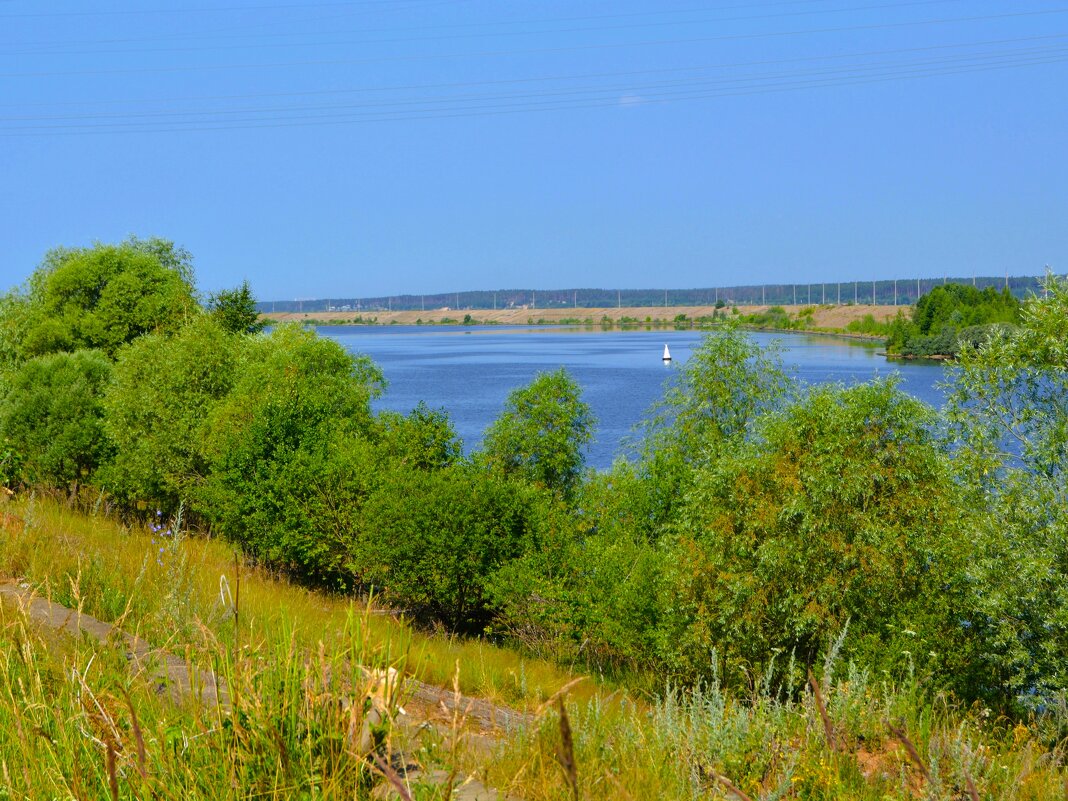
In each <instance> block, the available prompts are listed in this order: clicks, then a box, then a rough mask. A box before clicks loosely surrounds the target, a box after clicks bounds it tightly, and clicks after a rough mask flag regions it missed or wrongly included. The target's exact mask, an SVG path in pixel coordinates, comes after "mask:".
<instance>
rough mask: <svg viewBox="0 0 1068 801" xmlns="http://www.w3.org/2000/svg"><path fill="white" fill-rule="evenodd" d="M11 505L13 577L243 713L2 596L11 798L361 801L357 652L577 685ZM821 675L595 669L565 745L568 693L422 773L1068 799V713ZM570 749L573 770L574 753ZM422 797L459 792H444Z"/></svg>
mask: <svg viewBox="0 0 1068 801" xmlns="http://www.w3.org/2000/svg"><path fill="white" fill-rule="evenodd" d="M15 511H17V512H18V513H19V514H20V515H21V516H22V517H23V518H25V520H26V527H25V530H22V531H19V530H18V528H19V527H18V526H17V525H16V526H13V527H10V528H9V530H8V531H7V532H6V533H5V535H4V537H3V539H2V540H0V573H4V574H7V575H14V576H19V577H22V578H24V579H26V580H29V581H31V582H38V583H41V585H42V586H43V587H44V588H45V591H46V592H49V593H50V594H51V595H53V596H54V598H55V599H56V600H61V601H65V602H66V603H68V604H72V605H78V604H81V605H82V606H83V607H84V608H85V610H86V611H89V612H92V613H93V614H96V615H97V616H99V617H102V618H110V619H115V618H121V619H122V621H123V625H124V626H125V627H126V628H127V629H128V630H138V631H139V632H140V633H142V634H143V635H144V636H146V637H147V638H148V639H150V640H152V641H154V642H156V643H157V644H161V645H168V646H169V647H171V648H172V650H176V651H180V652H181V651H182V650H183V646H188V651H187V652H188V653H190V654H191V655H193V656H199V657H200V658H205V659H211V660H212V661H213V663H214V664H215V665H216V666H217V667H218V668H219V669H220V670H221V671H222V672H223V673H224V674H226V675H227V676H228V677H229V680H230V683H231V687H232V688H236V693H235V695H236V698H237V702H236V704H237V711H235V713H234V715H232V716H230V717H229V718H227V719H225V720H224V719H221V718H217V717H216V718H213V717H212V716H211V715H205V714H204V712H203V710H197V709H183V710H174V709H170V708H167V707H165V706H164V705H163V703H162V702H161V701H160V700H159V699H158V698H156V697H155V696H154V695H153V694H152V693H151V691H150V689H149V688H147V687H144V686H142V685H140V684H138V683H137V682H136V681H132V680H130V679H129V678H127V677H125V673H124V667H125V666H124V662H123V660H122V658H121V655H119V654H117V653H113V652H107V651H105V652H103V653H98V652H97V653H90V652H89V650H88V647H87V645H86V644H85V643H75V642H66V643H65V644H62V645H61V647H57V646H56V644H55V643H54V642H51V641H49V640H46V639H45V635H43V634H41V633H35V632H34V631H32V629H31V628H30V627H28V626H27V624H26V621H25V620H24V619H23V618H21V617H20V616H19V615H18V614H17V613H12V612H11V610H10V609H8V610H6V611H3V615H2V617H0V628H2V632H3V635H2V636H0V671H3V675H4V677H5V678H4V681H3V683H2V685H0V760H2V764H0V768H2V770H0V778H2V779H3V780H4V784H5V785H6V786H8V787H10V788H13V789H14V790H15V792H14V793H13V795H14V797H30V798H35V797H53V796H72V797H80V798H111V797H113V795H112V792H111V780H112V777H115V781H116V792H117V795H118V797H122V798H134V797H149V796H152V795H155V796H157V797H160V798H187V797H188V798H200V797H203V798H211V797H219V798H250V797H253V796H256V797H277V798H283V797H293V796H297V797H303V795H302V794H304V793H308V792H310V788H311V787H316V788H318V790H317V792H316V793H315V796H316V797H324V798H335V797H337V798H340V797H346V798H353V797H357V798H362V797H367V795H368V793H369V792H370V789H371V787H372V785H374V784H375V782H376V779H375V777H374V776H372V775H370V774H369V773H368V771H367V769H366V761H365V760H364V759H363V758H362V756H360V755H358V754H354V753H351V752H350V751H348V750H346V749H345V748H339V746H338V743H339V742H342V741H344V738H343V737H342V738H341V739H340V740H339V737H338V736H337V732H344V731H345V730H346V728H347V727H348V726H350V725H351V721H350V720H349V719H348V718H347V714H348V713H345V714H341V713H340V711H339V710H341V709H342V707H341V706H340V705H339V703H337V699H338V698H340V697H341V695H342V694H343V693H345V692H348V693H350V694H351V692H352V686H351V685H352V684H353V682H354V681H358V678H357V679H353V678H352V675H351V670H349V674H350V675H349V678H348V679H346V678H345V673H346V666H351V664H352V663H353V662H354V661H359V662H362V663H378V664H386V663H392V664H400V665H402V666H404V667H406V669H407V670H408V671H409V672H414V673H416V674H417V675H420V676H422V677H423V678H425V679H426V680H428V681H433V682H438V683H441V684H447V683H448V680H449V678H450V676H451V674H452V673H453V671H454V670H455V666H456V664H457V663H459V665H460V683H461V685H462V686H463V688H464V689H466V690H467V691H469V692H477V693H481V694H483V695H487V696H489V697H491V698H496V699H498V700H501V701H510V702H512V703H513V704H515V705H518V706H526V707H528V708H534V707H535V706H536V705H538V704H539V703H540V702H541V701H542V700H543V699H545V698H547V697H548V696H549V695H551V694H552V693H553V692H555V691H556V690H558V689H559V688H561V687H562V686H564V685H565V684H566V683H567V682H568V681H569V680H570V679H571V673H569V672H568V671H564V670H561V669H559V668H557V667H556V666H554V665H552V664H549V663H547V662H544V661H539V660H532V659H527V658H524V657H522V656H521V655H520V654H518V653H516V652H513V651H510V650H508V649H503V648H496V647H492V646H489V645H485V644H479V643H472V642H459V641H457V640H455V639H452V638H448V637H441V636H431V635H427V634H423V633H418V632H413V631H412V630H411V629H410V628H408V627H407V626H405V625H403V624H402V623H399V622H396V621H393V620H392V619H390V618H388V617H379V616H374V615H369V614H360V610H358V609H357V610H354V608H353V607H352V606H351V605H350V604H349V603H348V602H346V601H344V600H343V599H338V598H332V597H328V596H323V595H320V594H316V593H312V592H308V591H305V590H302V589H300V588H296V587H293V586H291V585H289V584H287V583H285V582H283V581H279V580H277V579H276V578H273V577H271V576H269V575H266V574H264V573H262V572H260V571H256V570H248V569H245V570H243V571H242V574H241V579H240V602H239V605H240V610H241V611H240V633H239V634H237V635H236V636H235V631H234V622H233V619H232V615H231V614H229V612H228V610H229V609H230V605H229V600H228V596H226V594H225V592H224V593H223V595H224V597H225V598H226V602H225V603H223V602H222V601H220V576H221V575H225V576H226V577H227V582H228V584H229V587H230V590H231V594H233V593H235V592H236V589H237V577H236V575H235V564H234V560H233V554H232V552H231V551H230V550H229V549H228V548H227V547H225V546H224V545H223V544H221V543H219V542H216V541H205V540H202V539H186V540H184V541H183V542H180V543H173V542H165V543H163V544H162V545H161V544H160V543H159V542H153V537H152V534H151V532H148V531H143V530H140V529H136V528H135V529H127V528H124V527H122V526H119V525H116V524H115V523H114V522H112V521H109V520H106V519H101V518H93V517H90V516H85V515H80V514H77V513H73V512H70V511H68V510H66V509H65V508H63V507H62V506H61V505H59V504H57V503H54V502H49V501H42V500H38V501H36V502H32V503H28V504H27V503H26V502H22V503H21V504H20V505H19V507H18V508H16V510H15ZM161 547H162V548H163V550H162V551H160V550H159V549H160V548H161ZM97 651H99V649H97ZM836 668H837V670H836ZM822 676H823V684H822V695H823V697H824V698H826V704H825V708H823V709H822V710H821V708H820V707H821V704H820V703H819V702H818V701H817V700H816V697H815V695H814V694H813V693H812V692H811V691H808V690H806V689H803V688H794V692H793V693H788V695H790V699H787V698H786V696H785V695H783V696H782V697H780V695H779V694H778V693H776V692H774V691H772V690H771V689H770V688H760V687H758V688H756V689H755V690H754V691H753V693H752V695H751V697H746V698H739V697H735V696H731V695H729V694H727V693H724V692H720V691H719V689H718V688H716V687H715V686H712V687H708V688H705V689H704V690H703V691H701V692H699V693H698V694H696V695H686V696H675V695H669V696H668V697H667V698H666V699H661V700H649V699H643V698H635V697H633V696H630V695H628V694H627V693H626V692H624V691H622V690H618V689H617V690H614V691H611V692H610V690H611V689H612V688H609V687H604V686H602V685H598V683H596V682H594V681H587V682H583V683H582V684H579V685H578V686H577V687H575V688H574V689H573V690H572V691H571V692H572V694H571V696H570V699H571V700H570V702H569V703H568V705H567V710H568V716H569V718H570V726H571V729H572V732H573V748H571V749H569V748H567V747H566V746H565V745H563V739H562V735H561V728H560V718H559V717H558V715H557V714H555V712H554V711H553V710H554V708H555V707H552V706H549V707H548V709H547V710H543V712H542V714H541V715H540V716H539V718H538V719H537V722H536V723H535V724H534V725H533V726H532V727H530V728H529V729H527V730H525V731H521V732H519V733H517V734H516V735H514V736H511V737H507V738H504V739H502V740H501V741H500V742H499V743H498V744H497V745H496V746H494V747H490V748H489V750H487V749H486V747H481V748H468V747H461V746H457V744H456V741H455V740H450V735H449V732H447V731H446V732H444V733H441V732H438V733H435V732H433V731H431V732H430V733H429V734H425V735H420V737H421V738H422V739H420V741H419V742H417V743H414V744H410V745H405V747H406V748H412V749H417V751H413V753H417V754H418V757H419V759H420V760H421V761H423V762H424V764H427V765H428V766H435V765H436V766H439V767H443V768H444V769H445V770H451V769H453V768H456V769H457V770H459V771H461V773H462V771H463V770H464V769H468V770H475V769H477V772H478V773H479V774H481V776H482V777H483V778H484V779H485V781H486V782H487V783H488V784H490V785H491V786H496V787H499V788H502V789H505V790H507V791H509V792H511V793H514V794H515V795H516V796H518V797H521V798H527V799H573V798H582V799H617V798H619V799H627V798H633V799H646V798H663V799H677V798H736V799H738V798H740V799H745V798H751V799H754V801H755V800H756V799H761V801H770V799H773V798H783V797H796V798H813V799H817V798H818V799H870V800H871V801H875V800H876V799H919V798H929V799H946V800H947V801H948V800H949V799H954V800H955V799H966V800H970V799H979V798H982V799H1006V801H1007V800H1008V799H1022V800H1023V801H1028V800H1031V799H1033V800H1034V801H1039V799H1042V800H1043V801H1044V799H1062V798H1064V797H1065V794H1066V791H1068V774H1066V772H1065V768H1064V764H1065V754H1064V747H1063V744H1062V743H1061V742H1060V741H1059V739H1058V738H1060V737H1064V736H1065V734H1066V733H1068V726H1066V722H1068V714H1061V715H1060V716H1059V717H1058V716H1057V715H1051V716H1049V717H1047V718H1044V719H1042V720H1037V721H1032V722H1031V723H1029V724H1028V723H1020V722H1015V721H1007V720H997V719H992V718H991V716H990V713H989V712H988V711H987V710H983V709H981V708H973V709H961V708H958V707H957V706H956V705H955V704H953V703H952V702H951V701H950V700H948V699H945V698H941V697H938V698H935V699H934V700H932V699H931V698H930V697H929V695H928V693H927V691H925V690H924V688H923V687H922V682H920V681H919V680H917V679H915V678H914V677H911V676H902V677H897V678H894V677H889V676H880V677H872V676H867V675H864V674H863V673H858V672H855V671H852V670H850V669H849V668H848V666H843V665H835V663H834V660H833V659H831V660H828V663H827V664H826V665H825V666H824V669H823V671H822ZM142 684H143V683H142ZM127 692H128V693H129V695H130V699H131V701H130V702H129V704H128V703H127V702H126V700H125V699H126V695H125V694H126V693H127ZM791 699H792V700H791ZM135 712H136V714H135ZM135 719H137V720H138V724H137V725H138V726H139V727H140V729H141V730H142V734H141V735H138V734H137V733H136V731H135V728H136V727H135V725H134V720H135ZM891 724H892V725H893V726H894V727H896V728H897V729H898V730H899V731H900V732H902V733H903V734H904V737H901V736H898V735H896V734H894V733H893V732H892V730H891ZM453 735H455V731H454V732H453ZM109 738H110V740H109ZM139 740H141V741H142V742H141V744H140V746H139V743H138V741H139ZM109 743H110V744H109ZM109 750H111V751H113V753H112V754H111V756H109V754H108V752H109ZM142 750H143V751H144V756H142V755H141V752H142ZM109 760H110V762H111V763H113V764H112V768H109ZM569 762H570V763H572V764H573V765H574V771H573V772H571V771H568V770H566V769H564V768H563V767H562V766H561V763H564V764H567V763H569ZM572 779H573V780H574V782H575V788H574V789H573V788H572V786H571V782H572ZM377 781H378V782H379V784H380V783H381V780H380V779H378V780H377ZM728 783H729V784H728ZM730 787H734V788H736V790H737V792H736V791H735V790H732V789H730ZM973 787H974V795H973ZM31 790H33V791H32V792H31ZM357 790H358V791H357ZM0 795H2V793H0ZM414 795H415V797H419V798H431V797H443V796H442V791H441V790H440V788H437V789H434V788H431V787H424V788H415V791H414Z"/></svg>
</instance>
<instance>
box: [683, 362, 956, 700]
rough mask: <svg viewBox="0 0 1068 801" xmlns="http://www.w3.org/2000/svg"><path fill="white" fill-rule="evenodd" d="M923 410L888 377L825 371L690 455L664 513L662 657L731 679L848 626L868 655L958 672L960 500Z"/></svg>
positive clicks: (856, 649)
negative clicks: (720, 441)
mask: <svg viewBox="0 0 1068 801" xmlns="http://www.w3.org/2000/svg"><path fill="white" fill-rule="evenodd" d="M933 423H934V413H933V410H932V409H930V408H929V407H926V406H924V405H923V404H922V403H920V402H919V401H917V400H915V399H913V398H911V397H910V396H908V395H906V394H904V393H903V392H901V391H900V390H898V389H897V388H896V387H895V386H894V384H893V382H873V383H870V384H863V385H859V386H856V387H851V388H848V389H847V388H842V387H835V386H822V387H817V388H814V389H812V390H811V391H809V393H808V394H807V395H806V396H805V397H804V398H803V399H802V400H800V401H799V402H797V403H796V404H794V405H792V406H790V407H788V408H787V409H786V410H785V411H784V412H783V413H781V414H776V415H773V416H770V417H768V418H766V419H765V421H764V422H763V423H762V425H761V427H760V430H759V432H758V434H757V436H755V437H753V438H752V439H750V440H749V441H747V442H745V443H738V444H736V447H734V448H732V449H731V451H730V452H729V453H727V454H725V455H724V456H723V457H722V458H721V459H720V460H719V461H718V462H716V463H715V464H713V465H711V466H710V467H709V468H706V469H704V470H702V471H701V472H700V473H699V474H698V476H697V478H696V481H695V482H694V485H693V487H692V489H691V490H690V491H689V492H688V493H687V495H686V498H685V500H684V504H683V507H682V509H681V512H680V514H679V516H678V518H677V522H676V524H675V526H674V531H675V535H674V544H673V546H672V552H673V557H672V558H671V559H670V560H669V562H670V564H671V565H672V575H671V578H670V580H669V582H668V584H669V586H668V590H667V598H666V599H665V605H666V606H667V607H668V608H669V609H670V614H669V615H668V616H667V617H668V620H667V623H666V625H665V628H664V634H663V649H664V653H663V656H664V659H665V660H666V661H667V662H668V663H669V664H671V665H672V666H673V667H674V668H675V669H676V670H679V671H681V672H682V673H683V674H685V675H689V676H691V677H695V678H698V677H707V674H708V669H709V654H710V653H712V651H713V650H715V651H716V652H717V653H719V654H720V655H721V656H722V657H723V658H724V663H725V668H724V669H725V671H726V673H727V678H728V680H730V681H731V682H732V683H743V682H744V681H745V679H746V676H751V675H753V674H754V673H756V672H759V671H761V670H763V669H764V668H766V667H767V666H768V665H769V664H770V663H771V661H772V659H773V658H774V657H775V655H776V654H777V653H787V654H791V653H792V654H794V655H795V656H796V658H797V659H798V660H799V661H800V662H801V664H810V663H811V662H812V660H813V659H815V657H816V655H817V654H818V653H819V652H820V651H821V650H822V649H824V648H825V647H826V645H827V643H828V641H829V639H831V638H832V637H833V636H834V635H836V634H837V633H838V632H840V631H841V630H843V629H844V628H845V626H846V625H847V623H848V625H849V631H850V637H849V643H850V644H851V650H852V653H853V654H854V656H855V657H856V658H857V659H858V660H859V661H860V662H861V663H863V664H866V665H868V666H873V667H880V668H883V667H892V666H894V665H895V664H897V665H898V666H900V664H902V663H904V662H905V661H906V657H905V656H903V654H905V653H906V652H908V654H910V655H911V657H912V659H913V660H914V661H915V662H917V663H919V662H923V663H924V665H925V666H926V667H928V668H929V669H931V670H936V671H938V673H939V677H940V679H941V680H943V681H953V680H957V681H960V682H961V683H962V684H963V683H966V682H967V676H968V671H969V656H970V654H969V653H968V651H967V650H966V649H964V648H963V647H962V646H961V641H962V639H963V635H964V631H963V630H962V629H961V626H960V620H961V616H962V615H963V614H965V613H964V611H963V610H964V607H963V601H962V599H963V598H964V593H963V583H964V568H965V566H966V565H967V563H968V558H969V554H970V550H969V547H968V544H967V536H966V534H965V530H966V529H965V522H964V520H965V514H964V513H963V511H962V504H961V495H960V492H959V488H958V485H957V484H956V482H955V481H954V478H953V473H952V470H951V468H950V465H949V461H948V458H947V456H946V454H945V453H944V452H943V451H942V449H941V448H940V446H939V444H938V442H937V441H936V439H935V436H934V434H933V431H932V427H933Z"/></svg>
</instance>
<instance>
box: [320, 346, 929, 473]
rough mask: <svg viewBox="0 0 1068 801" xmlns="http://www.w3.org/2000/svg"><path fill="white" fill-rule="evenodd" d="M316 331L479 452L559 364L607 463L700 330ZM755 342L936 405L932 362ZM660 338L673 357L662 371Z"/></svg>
mask: <svg viewBox="0 0 1068 801" xmlns="http://www.w3.org/2000/svg"><path fill="white" fill-rule="evenodd" d="M318 331H319V333H320V334H321V335H323V336H326V337H329V338H331V339H334V340H336V341H337V342H339V343H341V344H342V345H344V346H345V347H346V348H348V349H349V350H351V351H353V352H356V353H363V354H366V355H368V356H370V357H371V358H372V359H373V360H374V361H375V362H376V363H377V364H378V365H379V367H381V368H382V371H383V372H384V373H385V376H386V380H387V381H388V382H389V384H388V387H387V389H386V392H385V394H384V396H383V397H382V398H381V399H380V400H379V401H378V402H377V404H376V406H377V407H378V408H380V409H392V410H395V411H400V412H408V411H410V410H411V409H412V407H414V406H415V405H416V404H417V403H418V402H419V401H421V400H422V401H426V402H427V404H428V405H429V406H430V407H431V408H443V409H445V410H446V411H447V412H448V413H449V416H450V417H451V419H452V423H453V426H454V427H455V428H456V431H457V433H458V434H459V435H460V436H461V437H462V438H463V440H464V447H465V450H467V451H470V450H472V449H474V448H477V447H478V445H479V443H480V442H481V439H482V433H483V431H485V429H486V426H488V425H489V424H490V423H491V422H492V421H493V420H494V419H495V418H496V417H497V416H498V415H499V414H500V412H501V409H502V408H503V406H504V401H505V398H506V397H507V396H508V393H509V392H511V391H512V390H513V389H515V388H517V387H521V386H523V385H525V384H527V383H529V382H530V380H531V379H532V378H533V377H534V375H535V374H536V373H538V372H539V371H544V370H555V369H557V368H558V367H566V368H567V369H568V371H569V372H570V373H571V375H572V376H573V377H574V378H575V379H576V380H577V381H578V383H579V385H580V386H581V387H582V392H583V398H584V400H585V401H586V402H587V403H589V404H590V406H591V407H592V409H593V413H594V415H595V416H596V418H597V428H596V432H595V440H594V442H593V444H592V445H591V447H590V450H589V453H588V454H587V460H588V463H589V464H590V465H591V466H593V467H598V468H602V467H608V466H609V465H610V464H611V463H612V460H613V458H614V457H615V456H616V455H617V453H619V451H620V448H621V445H622V443H623V440H624V438H626V437H627V436H628V435H630V434H632V432H633V428H634V425H635V424H636V423H638V422H639V421H640V420H642V419H643V418H644V417H645V416H646V413H647V411H648V410H649V407H650V406H651V405H652V404H653V403H654V402H655V401H657V400H658V399H659V398H660V397H661V396H662V393H663V385H664V381H665V380H666V379H667V377H668V376H669V374H670V372H671V370H672V369H674V368H675V367H677V366H678V365H681V364H683V363H684V362H685V361H686V359H687V358H688V357H689V355H690V353H691V351H692V350H693V348H694V347H695V346H696V345H697V344H699V342H700V340H701V337H702V336H703V335H702V334H701V332H699V331H665V330H661V331H644V330H640V331H601V330H599V329H594V330H588V329H571V328H545V327H517V328H504V327H501V328H497V327H494V328H472V329H465V328H462V327H452V326H448V327H445V326H433V327H427V326H368V327H360V326H322V327H320V328H319V329H318ZM751 336H752V338H753V339H754V340H756V341H757V342H758V343H760V344H762V345H767V344H770V343H771V342H772V341H776V340H777V341H778V342H779V343H780V344H781V345H782V348H783V352H782V358H783V362H784V364H785V366H786V368H787V369H788V370H789V372H790V373H791V374H792V375H794V376H796V377H797V378H799V379H801V380H802V381H806V382H809V383H822V382H827V381H841V382H844V383H847V384H848V383H855V382H858V381H867V380H868V379H870V378H872V377H874V376H887V375H890V374H892V373H897V374H898V375H899V376H900V378H901V383H902V387H903V388H904V389H905V390H906V391H908V392H910V393H912V394H913V395H915V396H916V397H918V398H920V399H921V400H924V401H926V402H928V403H931V404H933V405H940V404H941V403H942V400H943V398H942V393H941V392H940V391H939V390H938V388H937V387H936V383H937V382H938V381H940V380H941V379H942V375H943V368H942V367H941V366H940V365H938V364H917V363H899V362H894V363H890V362H887V360H886V359H885V357H883V356H880V355H879V354H878V350H879V349H878V348H877V347H875V346H871V345H866V344H858V343H854V342H848V341H845V340H839V339H833V338H829V337H818V336H806V335H804V334H763V333H754V334H751ZM665 343H666V344H667V345H669V346H670V348H671V355H672V356H673V357H674V362H673V366H672V367H665V366H664V364H663V363H662V361H661V355H662V353H663V350H664V345H665Z"/></svg>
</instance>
